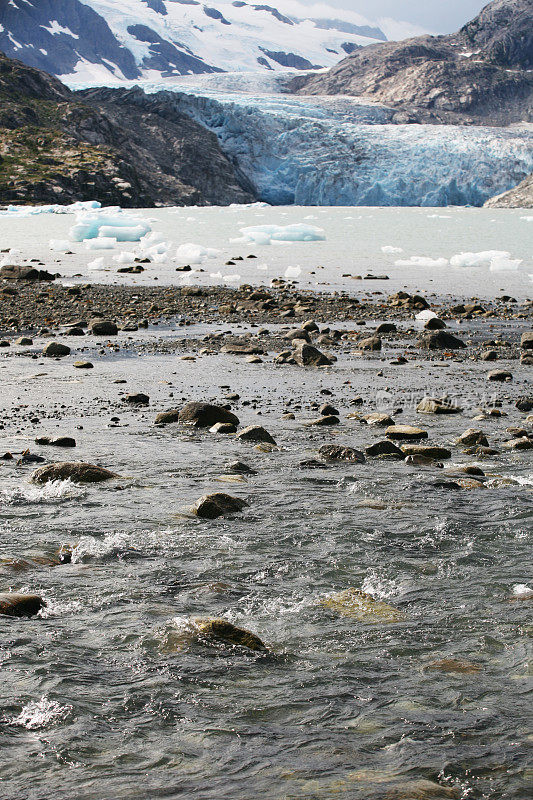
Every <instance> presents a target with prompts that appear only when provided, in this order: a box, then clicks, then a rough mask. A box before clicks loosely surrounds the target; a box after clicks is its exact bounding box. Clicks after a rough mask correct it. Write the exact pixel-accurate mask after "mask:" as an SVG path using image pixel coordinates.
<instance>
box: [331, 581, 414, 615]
mask: <svg viewBox="0 0 533 800" xmlns="http://www.w3.org/2000/svg"><path fill="white" fill-rule="evenodd" d="M321 604H322V605H323V606H326V607H327V608H330V609H331V610H332V611H336V612H337V613H338V614H342V615H343V616H347V617H353V618H354V619H356V620H358V621H359V622H370V623H374V622H385V623H388V622H400V621H401V620H403V619H405V615H404V614H403V613H402V612H401V611H400V610H399V609H397V608H394V607H393V606H391V605H389V604H388V603H384V602H383V601H382V600H376V599H375V598H374V597H372V595H370V594H367V592H362V591H361V590H360V589H353V588H350V589H344V590H343V591H341V592H335V593H334V594H332V595H330V596H329V597H326V598H324V599H323V600H322V601H321Z"/></svg>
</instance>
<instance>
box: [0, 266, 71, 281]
mask: <svg viewBox="0 0 533 800" xmlns="http://www.w3.org/2000/svg"><path fill="white" fill-rule="evenodd" d="M56 277H57V275H52V274H51V273H50V272H47V271H46V270H45V269H35V267H28V266H22V267H21V266H18V265H17V264H6V265H5V266H4V267H1V268H0V279H2V280H9V281H55V279H56Z"/></svg>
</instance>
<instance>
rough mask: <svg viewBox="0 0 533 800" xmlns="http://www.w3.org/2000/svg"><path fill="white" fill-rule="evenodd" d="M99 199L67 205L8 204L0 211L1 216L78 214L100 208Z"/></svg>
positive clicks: (22, 216)
mask: <svg viewBox="0 0 533 800" xmlns="http://www.w3.org/2000/svg"><path fill="white" fill-rule="evenodd" d="M100 207H101V204H100V203H99V202H98V200H84V201H78V202H77V203H71V204H70V205H67V206H62V205H59V204H56V205H47V206H8V207H7V208H6V209H4V210H3V211H0V217H19V218H24V217H33V216H35V215H36V214H77V213H78V212H80V211H88V210H90V209H97V208H100Z"/></svg>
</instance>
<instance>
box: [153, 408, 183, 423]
mask: <svg viewBox="0 0 533 800" xmlns="http://www.w3.org/2000/svg"><path fill="white" fill-rule="evenodd" d="M179 421H180V412H179V410H178V409H177V408H172V409H170V411H161V412H160V413H159V414H157V416H156V418H155V424H156V425H170V424H171V423H172V422H179Z"/></svg>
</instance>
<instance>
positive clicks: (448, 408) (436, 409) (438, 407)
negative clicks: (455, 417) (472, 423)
mask: <svg viewBox="0 0 533 800" xmlns="http://www.w3.org/2000/svg"><path fill="white" fill-rule="evenodd" d="M416 410H417V412H418V413H419V414H459V413H460V412H461V411H462V410H463V409H462V408H460V407H459V406H456V405H454V404H453V403H450V402H449V401H448V400H441V399H439V398H436V397H424V398H422V400H421V401H420V403H419V404H418V405H417V407H416Z"/></svg>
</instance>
